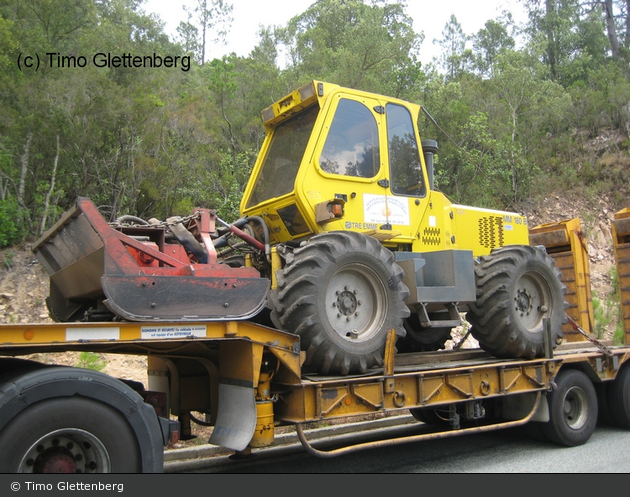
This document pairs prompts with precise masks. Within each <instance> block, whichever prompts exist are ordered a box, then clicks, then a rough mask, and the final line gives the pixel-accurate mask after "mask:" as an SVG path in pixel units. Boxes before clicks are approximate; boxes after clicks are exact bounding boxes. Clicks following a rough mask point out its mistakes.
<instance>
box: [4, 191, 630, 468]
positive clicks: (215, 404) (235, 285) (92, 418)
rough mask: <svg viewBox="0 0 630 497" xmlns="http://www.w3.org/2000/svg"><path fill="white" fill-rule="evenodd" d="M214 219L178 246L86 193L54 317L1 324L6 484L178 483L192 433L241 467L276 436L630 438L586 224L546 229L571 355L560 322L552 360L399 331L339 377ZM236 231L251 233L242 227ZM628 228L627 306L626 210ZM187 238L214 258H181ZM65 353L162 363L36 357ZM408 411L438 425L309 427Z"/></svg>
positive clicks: (52, 236) (72, 227)
mask: <svg viewBox="0 0 630 497" xmlns="http://www.w3.org/2000/svg"><path fill="white" fill-rule="evenodd" d="M216 220H217V218H216V213H214V212H213V211H198V212H197V213H196V215H195V216H194V217H193V218H189V219H187V220H186V222H187V223H189V224H188V225H187V230H186V231H187V232H188V233H193V234H194V235H195V236H193V238H194V240H191V239H190V238H189V237H187V236H186V235H185V234H182V233H179V235H180V236H179V237H178V236H177V235H175V238H177V240H175V239H169V238H168V237H167V236H165V233H171V232H173V231H177V230H178V228H177V227H174V226H175V225H170V227H165V226H160V227H155V226H145V225H142V226H138V225H133V226H127V227H121V226H120V225H118V226H116V227H113V226H111V225H110V224H108V223H106V222H105V221H104V219H102V217H101V216H100V214H98V211H96V209H95V207H94V205H93V204H92V203H91V202H90V201H88V200H87V199H79V200H78V202H77V205H76V207H75V208H74V209H72V210H71V211H69V212H68V213H66V215H64V216H63V217H62V218H61V219H60V221H59V222H58V223H57V224H56V225H55V226H54V227H53V228H52V229H51V230H50V231H49V232H48V233H47V234H45V235H44V236H43V237H42V238H41V239H40V240H39V241H38V242H36V244H35V245H34V251H35V252H36V253H37V255H38V258H39V260H40V262H41V263H42V264H43V265H44V266H45V267H46V269H47V270H48V272H49V274H50V275H51V276H50V278H51V279H50V297H49V299H48V302H47V303H48V307H49V309H50V310H51V314H52V315H53V316H55V317H56V322H54V323H27V324H1V325H0V344H1V345H0V355H1V356H2V357H1V358H0V449H1V450H0V472H5V473H47V472H67V473H100V472H115V473H123V472H131V473H143V472H144V473H154V472H162V471H163V470H164V449H165V447H166V446H167V445H168V443H169V441H175V440H177V439H178V438H187V437H190V436H191V426H192V423H195V422H202V423H203V424H208V425H211V426H213V430H212V435H211V437H210V439H209V443H211V444H215V445H219V446H222V447H225V448H228V449H230V450H233V451H234V452H235V453H236V454H238V455H240V456H243V457H245V456H247V455H248V454H249V453H250V452H251V450H252V449H254V448H256V449H259V448H265V447H269V446H272V445H274V437H275V429H276V428H277V427H279V426H289V425H292V426H295V427H296V430H297V433H298V436H299V438H300V441H301V442H302V444H303V446H304V448H305V450H307V451H308V452H310V453H312V454H314V455H316V456H321V457H334V456H336V455H339V454H343V453H347V452H348V451H355V450H360V449H362V448H365V447H374V446H375V444H396V443H410V442H419V441H421V440H424V439H427V438H443V437H448V436H457V435H464V434H467V433H478V432H481V431H489V430H498V429H504V428H508V427H514V426H520V425H525V424H535V425H536V426H537V427H538V428H539V429H540V432H541V433H542V434H543V435H544V436H545V437H547V439H548V440H550V441H552V442H554V443H556V444H559V445H562V446H576V445H580V444H584V443H586V442H587V441H588V439H589V437H590V436H591V434H592V433H593V431H594V429H595V427H596V425H597V422H598V420H600V419H605V420H607V421H609V422H611V423H614V424H615V425H617V426H620V427H623V428H626V429H630V362H629V361H628V360H629V359H630V327H626V329H625V334H624V344H623V345H613V344H612V343H610V342H602V341H599V340H596V339H594V338H592V336H591V332H592V328H591V327H592V326H593V322H592V302H591V296H590V275H589V270H588V257H587V255H586V252H585V250H586V249H585V247H586V243H576V240H577V241H578V242H579V241H580V240H582V237H581V234H580V228H579V222H577V221H571V222H568V223H557V224H553V225H545V226H540V227H534V228H531V229H530V236H531V243H532V245H533V246H537V247H546V251H547V252H548V253H549V254H550V256H551V257H553V258H554V259H555V260H556V264H557V266H558V267H559V269H560V272H561V273H562V278H563V284H564V285H566V287H567V296H566V299H567V302H568V306H567V308H566V322H567V323H566V324H568V326H570V329H569V328H567V331H566V332H565V334H564V336H565V338H564V340H563V341H562V343H561V344H558V343H556V342H557V340H556V338H555V337H554V334H553V333H552V332H551V323H550V322H549V320H548V319H545V320H544V323H543V324H544V325H543V333H544V336H543V342H544V353H543V354H542V356H539V357H535V358H504V357H497V356H496V355H493V354H491V353H490V352H487V351H485V350H483V349H480V348H477V349H463V348H458V347H457V345H456V346H455V347H454V348H453V349H450V350H436V351H415V352H400V351H397V347H396V343H397V342H396V330H394V329H393V328H392V329H390V330H388V333H387V337H386V343H385V347H384V349H383V357H382V360H381V361H380V364H378V365H377V366H374V367H371V368H369V369H368V370H367V372H365V373H361V374H352V373H351V374H345V375H340V374H330V375H327V374H322V373H318V372H313V371H312V370H308V371H305V370H304V369H303V365H304V361H305V354H306V351H304V350H303V349H302V346H301V337H300V336H299V335H298V334H295V333H291V332H288V331H283V330H280V329H277V328H276V327H274V326H273V325H270V323H269V321H268V320H265V319H263V318H262V317H261V314H263V316H264V312H262V313H261V312H260V309H261V308H263V307H264V305H265V304H264V303H265V299H266V295H267V293H266V292H267V290H268V288H267V286H265V285H266V283H265V281H266V280H265V279H264V278H259V277H257V276H256V269H255V268H254V267H252V265H251V264H248V263H247V262H246V263H245V264H244V265H241V264H238V265H231V264H230V263H220V262H218V260H217V257H216V253H215V250H214V249H215V247H216V246H220V244H219V243H217V242H216V240H217V238H220V237H221V236H223V235H222V233H221V230H220V229H218V228H217V227H216V226H215V221H216ZM180 225H181V223H180ZM223 232H224V233H225V234H227V233H229V234H230V236H231V235H235V236H237V237H239V239H241V240H244V241H247V237H248V236H250V237H251V234H250V235H248V234H247V233H246V232H245V231H242V230H240V228H239V227H238V226H234V225H228V226H227V227H226V228H225V229H224V230H223ZM613 233H614V236H615V240H614V245H615V256H616V259H617V260H616V262H617V267H618V268H619V282H620V290H621V294H622V303H621V305H622V309H628V308H629V307H628V306H630V304H629V303H628V301H627V300H628V297H627V292H628V288H630V271H629V270H628V264H629V263H630V258H629V256H628V251H630V217H629V216H628V214H627V213H626V212H624V211H622V212H621V213H619V214H618V217H616V219H615V221H614V225H613ZM181 240H184V241H183V242H182V241H181ZM195 241H196V242H195ZM183 243H188V244H189V245H191V246H194V250H195V252H196V257H197V256H198V257H199V258H204V257H205V258H206V261H205V262H204V263H203V264H197V263H194V264H193V263H192V262H191V261H190V260H188V261H186V259H185V258H184V257H183V256H180V255H178V254H182V253H183V252H182V249H181V245H182V244H183ZM248 243H249V242H248ZM264 249H265V248H264V247H263V250H264ZM187 257H188V256H187ZM269 257H270V259H272V260H273V258H274V252H273V250H270V251H269ZM245 260H246V261H247V260H248V258H247V256H246V257H245ZM261 282H262V283H261ZM267 283H268V282H267ZM271 284H273V282H271ZM182 295H183V298H182ZM204 295H211V296H212V299H211V301H209V300H207V299H205V298H202V297H203V296H204ZM348 298H350V297H349V296H348ZM340 299H341V297H340ZM339 301H340V302H341V300H339ZM183 302H184V303H185V306H184V309H185V312H182V305H183V304H182V303H183ZM589 312H590V314H589ZM623 312H624V324H626V325H627V323H628V322H629V321H628V316H627V313H628V311H627V310H624V311H623ZM67 351H89V352H94V353H115V354H127V355H141V356H146V357H147V361H148V382H147V383H148V384H147V385H144V384H141V383H138V382H136V381H128V380H121V379H116V378H113V377H110V376H108V375H105V374H103V373H100V372H97V371H93V370H88V369H81V368H75V367H65V366H59V365H48V364H43V363H40V362H37V361H35V360H32V359H28V358H27V357H28V356H32V355H33V354H41V353H52V352H67ZM399 412H400V413H406V412H410V413H411V414H412V415H413V417H414V418H415V419H416V420H418V421H419V422H423V423H427V424H430V425H434V426H435V428H436V431H435V432H432V433H425V434H422V435H412V436H407V437H404V438H399V439H393V440H386V441H380V442H373V443H366V444H359V445H355V446H349V447H343V448H338V449H330V450H326V451H324V450H319V449H316V448H315V447H313V446H312V445H311V444H310V443H309V441H308V440H307V437H306V435H305V432H304V430H303V425H304V424H305V423H312V422H318V421H328V420H352V419H353V418H356V417H357V416H365V415H371V414H383V413H399ZM201 418H203V419H201Z"/></svg>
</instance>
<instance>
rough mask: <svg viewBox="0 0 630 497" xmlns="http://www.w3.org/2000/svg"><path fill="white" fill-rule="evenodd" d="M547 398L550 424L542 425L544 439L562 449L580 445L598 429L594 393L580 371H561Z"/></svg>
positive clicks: (589, 381)
mask: <svg viewBox="0 0 630 497" xmlns="http://www.w3.org/2000/svg"><path fill="white" fill-rule="evenodd" d="M555 383H556V387H557V388H554V389H553V390H552V391H551V393H549V394H548V395H547V401H548V403H549V421H548V422H546V423H542V424H541V432H542V434H543V435H544V436H545V438H547V440H549V441H551V442H553V443H555V444H558V445H562V446H565V447H575V446H577V445H582V444H584V443H586V442H587V441H588V439H589V438H591V435H592V434H593V431H594V430H595V427H596V426H597V414H598V412H597V409H598V408H597V393H596V392H595V387H594V386H593V383H591V380H589V379H588V376H586V375H585V374H584V373H583V372H582V371H578V370H576V369H568V370H566V371H560V373H558V376H557V377H556V380H555Z"/></svg>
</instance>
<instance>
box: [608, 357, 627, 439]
mask: <svg viewBox="0 0 630 497" xmlns="http://www.w3.org/2000/svg"><path fill="white" fill-rule="evenodd" d="M607 400H608V406H606V407H607V408H608V413H609V415H610V417H611V418H612V422H613V423H614V424H615V425H617V426H619V427H620V428H625V429H627V430H628V429H630V364H626V366H625V367H623V368H622V369H621V371H620V372H619V374H618V375H617V377H616V378H615V379H614V381H613V382H612V384H611V385H610V386H609V390H608V399H607Z"/></svg>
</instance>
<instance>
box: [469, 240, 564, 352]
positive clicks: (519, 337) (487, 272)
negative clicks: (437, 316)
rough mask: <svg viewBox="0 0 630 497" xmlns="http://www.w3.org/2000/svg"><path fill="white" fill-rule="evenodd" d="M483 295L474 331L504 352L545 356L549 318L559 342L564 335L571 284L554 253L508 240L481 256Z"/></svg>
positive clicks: (474, 311) (475, 307) (484, 343)
mask: <svg viewBox="0 0 630 497" xmlns="http://www.w3.org/2000/svg"><path fill="white" fill-rule="evenodd" d="M475 276H476V280H477V300H476V302H475V303H474V304H471V305H470V306H469V307H470V310H469V312H468V315H467V318H468V321H469V322H470V324H471V325H472V330H471V333H472V335H473V336H474V337H475V338H476V339H477V340H478V341H479V344H480V346H481V347H482V348H483V349H484V350H485V351H487V352H489V353H491V354H493V355H494V356H496V357H500V358H526V359H533V358H535V357H544V353H545V345H544V344H545V330H544V321H543V320H544V319H545V318H548V319H549V320H550V325H551V345H552V347H553V348H555V347H556V344H557V343H558V342H559V341H560V340H561V339H562V324H563V323H564V322H565V314H564V312H565V308H566V307H567V306H568V304H567V303H566V302H565V300H564V295H565V293H566V286H565V285H564V284H563V283H562V281H561V280H560V271H559V270H558V269H557V268H556V266H555V264H554V261H553V259H552V258H551V257H550V256H549V255H548V254H547V253H546V252H545V251H544V250H542V249H540V248H537V247H532V246H529V245H514V246H506V247H502V248H499V249H496V250H494V251H492V253H491V254H490V255H487V256H483V257H481V261H480V263H479V264H478V265H477V267H476V268H475Z"/></svg>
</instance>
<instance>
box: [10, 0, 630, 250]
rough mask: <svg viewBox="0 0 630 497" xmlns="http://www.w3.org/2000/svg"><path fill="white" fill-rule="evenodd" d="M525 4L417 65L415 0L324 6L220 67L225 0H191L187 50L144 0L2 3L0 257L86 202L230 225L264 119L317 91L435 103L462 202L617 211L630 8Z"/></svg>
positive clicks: (627, 111) (625, 177)
mask: <svg viewBox="0 0 630 497" xmlns="http://www.w3.org/2000/svg"><path fill="white" fill-rule="evenodd" d="M521 1H522V2H524V4H525V7H526V9H527V12H528V14H529V16H528V22H527V23H526V24H525V25H523V26H517V25H515V23H514V22H513V20H512V17H511V15H510V13H509V12H506V13H504V15H502V16H501V17H500V18H497V19H489V20H488V21H487V22H486V24H485V26H484V28H483V29H481V30H480V31H479V32H477V33H471V34H467V33H464V32H463V31H462V28H461V26H460V24H459V23H458V20H457V18H456V16H452V17H451V19H450V21H449V22H448V24H447V25H446V26H445V27H444V31H443V35H442V39H441V40H440V46H441V55H440V57H439V59H438V60H436V61H435V63H434V64H430V65H422V64H421V63H420V62H419V54H421V53H422V50H423V44H424V43H425V42H426V41H425V40H424V39H423V38H424V36H423V34H422V33H416V32H414V31H413V29H412V22H411V19H410V18H409V16H408V15H407V13H406V4H405V2H404V1H397V2H396V1H384V0H363V1H362V0H319V1H317V2H314V3H313V4H312V6H311V7H310V8H309V9H308V10H306V11H305V12H304V13H302V14H301V15H299V16H297V17H295V18H293V19H291V20H290V21H289V22H288V23H287V24H286V25H285V26H268V27H264V28H262V29H261V31H260V33H259V43H258V45H257V46H256V47H255V48H254V49H253V50H252V51H251V53H250V54H249V55H248V56H247V57H237V56H236V55H231V56H226V57H223V58H221V59H212V58H211V54H209V53H207V52H206V51H205V50H204V48H203V47H204V46H205V45H204V41H205V40H209V39H210V37H211V36H212V37H214V36H237V34H235V33H234V34H233V33H230V16H231V5H230V4H229V3H227V2H225V1H223V0H195V2H194V4H195V6H194V8H193V7H191V8H190V9H189V10H188V13H189V17H188V22H185V23H182V24H181V25H180V27H179V29H178V36H177V37H176V39H170V38H169V36H167V35H166V34H165V32H164V27H163V24H162V23H161V21H160V20H159V19H156V18H154V17H152V16H150V15H147V14H146V13H145V11H144V10H143V9H142V3H141V2H140V1H137V0H0V247H5V246H11V245H13V244H16V243H19V242H22V241H23V240H24V239H25V237H26V236H28V235H31V236H38V235H40V234H41V233H43V231H45V230H46V229H47V228H49V227H50V225H51V224H52V222H54V221H55V220H56V219H57V218H58V216H59V215H60V213H61V212H63V211H64V210H66V209H67V208H68V207H69V206H70V205H71V204H72V202H73V201H74V199H75V198H76V197H77V196H79V195H80V196H88V197H90V198H92V199H93V200H94V201H95V202H96V203H97V204H98V205H99V206H100V207H101V208H102V209H103V211H104V212H107V213H109V215H110V216H111V218H112V219H113V218H116V217H117V216H119V215H121V214H135V215H139V216H143V217H145V216H154V217H158V218H161V219H164V218H166V217H168V216H170V215H174V214H180V215H185V214H187V213H188V212H189V211H190V209H191V208H193V207H194V206H203V207H213V208H216V209H218V210H219V212H220V215H221V217H222V218H225V219H235V218H236V217H237V216H238V204H239V200H240V195H241V192H242V189H243V187H244V184H245V183H246V181H247V178H248V175H249V173H250V171H251V167H252V165H253V162H254V160H255V156H256V154H257V151H258V149H259V147H260V144H261V140H262V137H263V129H262V126H261V122H260V117H259V116H260V111H261V110H262V109H263V108H265V107H267V106H268V105H269V104H270V103H271V102H273V101H275V100H277V99H279V98H280V97H282V96H283V95H285V94H286V93H288V92H289V91H292V90H293V89H295V88H297V87H299V86H301V85H303V84H304V83H306V82H308V81H309V80H311V79H320V80H324V81H330V82H333V83H338V84H341V85H346V86H351V87H355V88H359V89H365V90H369V91H373V92H379V93H384V94H388V95H393V96H397V97H401V98H404V99H407V100H411V101H416V102H419V103H422V104H423V105H424V106H425V107H426V109H428V111H429V112H430V113H431V115H432V116H433V117H434V118H435V120H436V121H437V122H433V121H432V120H431V119H429V118H428V117H425V116H423V118H422V122H421V123H420V125H421V130H422V133H423V135H424V137H425V138H436V139H438V140H439V142H440V155H439V157H438V162H437V166H438V171H437V185H438V187H439V188H440V189H441V190H442V191H444V192H445V193H447V194H448V195H449V196H450V197H451V198H452V199H453V200H454V201H456V202H461V203H466V204H471V205H477V206H485V207H491V208H511V209H516V208H517V207H518V205H519V203H520V202H522V201H524V200H526V199H529V198H532V197H533V196H536V195H544V194H545V193H547V192H550V191H553V190H554V189H562V190H565V191H566V190H573V191H575V192H576V194H577V195H581V196H584V197H586V198H589V197H591V198H595V197H597V196H598V195H602V194H604V193H606V194H609V195H610V198H611V199H612V201H613V202H617V203H619V204H620V205H621V202H622V200H623V199H624V198H626V197H627V194H628V188H629V186H628V185H630V181H629V179H630V168H628V165H629V164H630V156H629V155H628V146H629V145H630V142H629V141H628V132H629V129H628V128H629V126H630V80H629V76H630V66H629V62H630V0H623V1H622V0H601V1H594V0H593V1H590V0H589V1H587V0H521ZM108 54H109V55H108ZM125 54H127V55H125ZM281 55H282V57H281ZM116 57H118V59H116ZM134 57H138V58H137V59H134ZM147 57H148V58H149V59H150V60H147ZM187 57H190V59H187ZM38 58H39V60H38ZM187 60H189V61H190V63H189V65H187V64H186V61H187ZM158 64H161V67H155V65H158ZM166 65H170V66H176V67H165V66H166Z"/></svg>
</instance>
